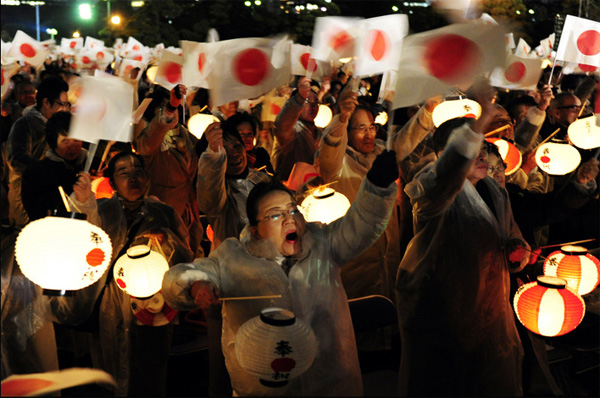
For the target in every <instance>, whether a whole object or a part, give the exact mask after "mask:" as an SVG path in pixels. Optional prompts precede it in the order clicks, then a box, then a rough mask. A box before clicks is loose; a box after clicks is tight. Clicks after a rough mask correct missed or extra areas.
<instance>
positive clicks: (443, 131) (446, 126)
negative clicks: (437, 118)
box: [431, 117, 474, 153]
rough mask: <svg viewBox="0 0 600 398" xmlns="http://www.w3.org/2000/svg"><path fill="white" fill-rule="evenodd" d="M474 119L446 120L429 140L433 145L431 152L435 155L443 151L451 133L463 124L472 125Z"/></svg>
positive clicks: (458, 118) (457, 118)
mask: <svg viewBox="0 0 600 398" xmlns="http://www.w3.org/2000/svg"><path fill="white" fill-rule="evenodd" d="M473 121H474V119H472V118H469V117H456V118H454V119H450V120H446V121H445V122H444V123H442V124H441V125H440V126H439V127H438V128H437V129H436V130H435V132H434V133H433V138H432V140H431V142H432V144H433V150H434V151H435V153H438V152H439V151H443V150H444V148H446V144H447V143H448V138H449V137H450V134H451V133H452V131H453V130H454V129H456V128H458V127H460V126H462V125H463V124H465V123H469V124H471V123H473Z"/></svg>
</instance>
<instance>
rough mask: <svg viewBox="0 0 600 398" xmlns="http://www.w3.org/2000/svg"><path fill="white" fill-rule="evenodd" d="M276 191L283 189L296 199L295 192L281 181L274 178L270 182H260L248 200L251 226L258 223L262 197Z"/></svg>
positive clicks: (247, 211) (247, 207) (247, 212)
mask: <svg viewBox="0 0 600 398" xmlns="http://www.w3.org/2000/svg"><path fill="white" fill-rule="evenodd" d="M274 191H283V192H285V193H287V194H289V195H290V196H291V197H292V199H294V200H295V198H294V193H293V192H292V191H290V190H289V189H288V188H287V187H286V186H285V185H283V184H282V183H281V181H279V180H277V179H274V180H271V181H268V182H259V183H258V184H256V185H255V186H254V188H252V190H251V191H250V193H249V194H248V199H247V200H246V215H247V216H248V222H249V223H250V225H251V226H253V227H254V226H256V225H257V224H258V204H259V203H260V201H261V200H262V198H264V197H265V196H267V195H268V194H270V193H271V192H274Z"/></svg>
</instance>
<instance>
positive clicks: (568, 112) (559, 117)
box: [554, 95, 581, 126]
mask: <svg viewBox="0 0 600 398" xmlns="http://www.w3.org/2000/svg"><path fill="white" fill-rule="evenodd" d="M580 110H581V101H580V100H579V98H577V97H576V96H574V95H570V96H567V97H565V98H564V99H563V101H562V104H559V105H558V106H557V107H556V108H555V109H554V118H555V120H556V121H557V122H558V123H560V124H562V125H564V126H569V125H570V124H571V123H573V122H574V121H575V120H577V117H578V116H579V111H580Z"/></svg>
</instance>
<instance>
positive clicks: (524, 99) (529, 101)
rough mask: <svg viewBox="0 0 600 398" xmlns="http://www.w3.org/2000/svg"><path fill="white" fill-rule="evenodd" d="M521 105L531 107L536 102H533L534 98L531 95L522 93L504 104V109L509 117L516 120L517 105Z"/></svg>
mask: <svg viewBox="0 0 600 398" xmlns="http://www.w3.org/2000/svg"><path fill="white" fill-rule="evenodd" d="M521 105H525V106H528V107H532V106H536V105H537V102H535V99H533V97H532V96H531V95H522V96H520V97H517V98H515V99H513V100H512V101H510V102H509V103H508V104H507V105H506V111H507V112H508V114H509V115H510V117H511V118H512V119H513V120H516V119H517V116H519V115H518V114H517V107H519V106H521Z"/></svg>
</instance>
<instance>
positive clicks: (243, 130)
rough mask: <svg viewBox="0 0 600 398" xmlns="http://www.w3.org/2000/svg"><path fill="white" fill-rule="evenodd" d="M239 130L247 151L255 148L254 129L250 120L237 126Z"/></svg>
mask: <svg viewBox="0 0 600 398" xmlns="http://www.w3.org/2000/svg"><path fill="white" fill-rule="evenodd" d="M237 131H238V133H240V136H241V137H242V140H243V141H244V146H245V147H246V151H250V150H252V148H254V130H253V129H252V125H251V124H250V123H248V122H244V123H240V124H238V126H237Z"/></svg>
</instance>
